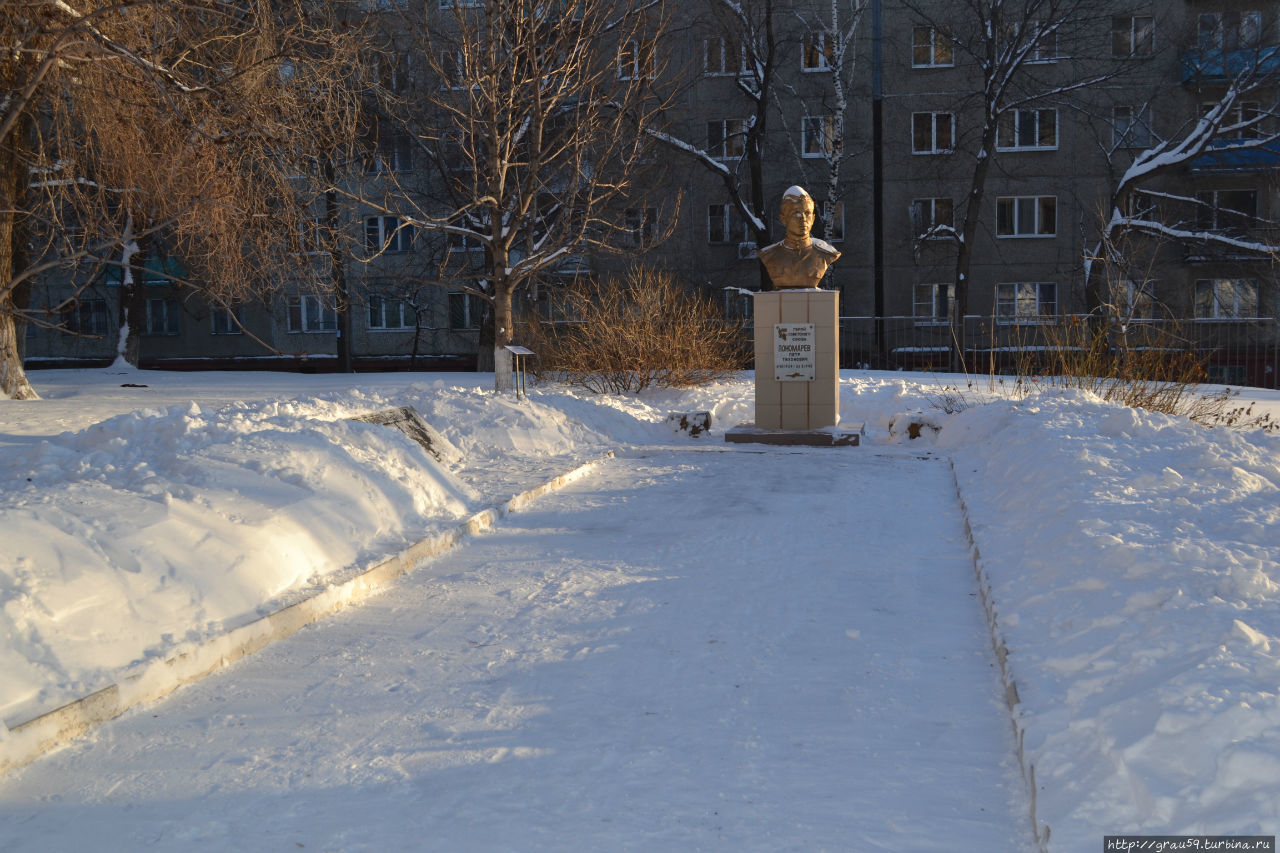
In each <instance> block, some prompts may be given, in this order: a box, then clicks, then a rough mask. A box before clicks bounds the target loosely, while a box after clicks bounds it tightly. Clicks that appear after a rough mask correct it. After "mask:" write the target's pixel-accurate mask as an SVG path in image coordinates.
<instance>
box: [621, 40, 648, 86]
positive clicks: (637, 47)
mask: <svg viewBox="0 0 1280 853" xmlns="http://www.w3.org/2000/svg"><path fill="white" fill-rule="evenodd" d="M653 76H655V74H654V62H653V43H652V42H649V43H644V42H640V41H638V40H636V39H629V40H627V41H624V42H623V43H622V45H621V46H620V47H619V48H618V79H619V80H638V79H640V78H642V77H653Z"/></svg>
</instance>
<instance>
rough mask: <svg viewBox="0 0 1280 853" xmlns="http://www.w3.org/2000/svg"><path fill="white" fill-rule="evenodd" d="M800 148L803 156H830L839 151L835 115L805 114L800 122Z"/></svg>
mask: <svg viewBox="0 0 1280 853" xmlns="http://www.w3.org/2000/svg"><path fill="white" fill-rule="evenodd" d="M800 150H801V152H802V153H803V154H804V156H805V157H831V156H833V155H835V154H838V153H840V134H839V132H838V129H837V127H836V117H835V116H805V117H804V120H803V121H802V122H801V124H800Z"/></svg>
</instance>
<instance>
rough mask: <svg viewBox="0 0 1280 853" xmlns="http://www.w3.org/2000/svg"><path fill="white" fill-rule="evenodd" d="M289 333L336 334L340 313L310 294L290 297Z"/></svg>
mask: <svg viewBox="0 0 1280 853" xmlns="http://www.w3.org/2000/svg"><path fill="white" fill-rule="evenodd" d="M289 331H290V332H291V333H298V332H336V331H338V312H337V311H335V310H334V309H333V308H330V307H329V306H328V305H325V304H324V303H322V302H321V301H320V297H319V296H314V295H312V294H309V293H303V294H299V295H297V296H291V297H289Z"/></svg>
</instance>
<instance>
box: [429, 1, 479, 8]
mask: <svg viewBox="0 0 1280 853" xmlns="http://www.w3.org/2000/svg"><path fill="white" fill-rule="evenodd" d="M483 5H484V0H440V8H441V9H454V8H457V9H478V8H480V7H481V6H483Z"/></svg>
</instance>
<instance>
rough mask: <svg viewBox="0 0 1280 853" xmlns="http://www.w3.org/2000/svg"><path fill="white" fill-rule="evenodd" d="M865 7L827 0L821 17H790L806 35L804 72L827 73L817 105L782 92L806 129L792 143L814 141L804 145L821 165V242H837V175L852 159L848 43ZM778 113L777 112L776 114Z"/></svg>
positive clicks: (840, 190)
mask: <svg viewBox="0 0 1280 853" xmlns="http://www.w3.org/2000/svg"><path fill="white" fill-rule="evenodd" d="M866 5H867V2H866V0H830V5H829V6H828V7H827V8H826V9H824V10H823V11H824V14H822V15H814V16H807V15H802V14H800V13H798V12H797V13H796V16H797V17H798V18H799V19H800V21H801V22H802V23H803V24H804V26H805V30H806V33H805V43H804V52H805V56H804V67H805V68H806V69H809V70H822V71H829V72H830V73H831V89H830V94H829V97H828V96H826V93H825V92H824V97H823V100H822V102H821V103H819V104H813V103H811V102H810V100H809V97H808V95H807V94H806V93H805V92H802V91H797V90H795V88H794V87H788V88H789V89H791V90H792V91H791V95H792V96H793V97H794V98H796V99H797V100H798V101H799V102H800V103H801V104H802V105H803V107H804V111H803V116H802V119H801V120H802V121H806V122H809V123H810V126H809V127H807V128H805V132H804V133H801V134H799V137H798V138H800V139H802V140H809V139H814V140H816V142H814V143H810V145H811V147H812V148H814V149H815V150H816V153H818V154H820V155H821V158H820V159H821V162H822V163H823V165H824V166H825V170H826V175H825V180H824V183H825V185H826V191H825V195H824V197H823V199H822V226H823V232H824V233H823V238H824V239H826V240H828V241H830V240H832V239H835V238H836V236H837V235H836V234H835V227H836V219H837V217H836V215H835V213H836V210H837V206H838V205H840V204H841V202H842V201H843V197H844V192H845V186H844V184H843V182H842V173H843V169H844V166H845V164H846V163H847V162H848V161H849V159H850V158H851V157H852V152H850V151H848V150H846V148H845V127H846V126H847V121H848V119H849V110H850V106H851V103H850V90H851V89H852V87H853V85H854V74H855V71H856V59H857V55H856V52H855V51H854V37H855V36H856V35H857V32H858V25H859V24H860V23H861V21H862V16H863V13H864V11H865V10H866ZM775 97H776V91H775ZM779 112H782V110H781V108H780V109H779ZM784 115H785V113H784ZM789 137H790V138H791V139H795V138H797V135H795V134H789ZM803 153H810V154H812V153H813V152H812V151H811V152H803Z"/></svg>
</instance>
